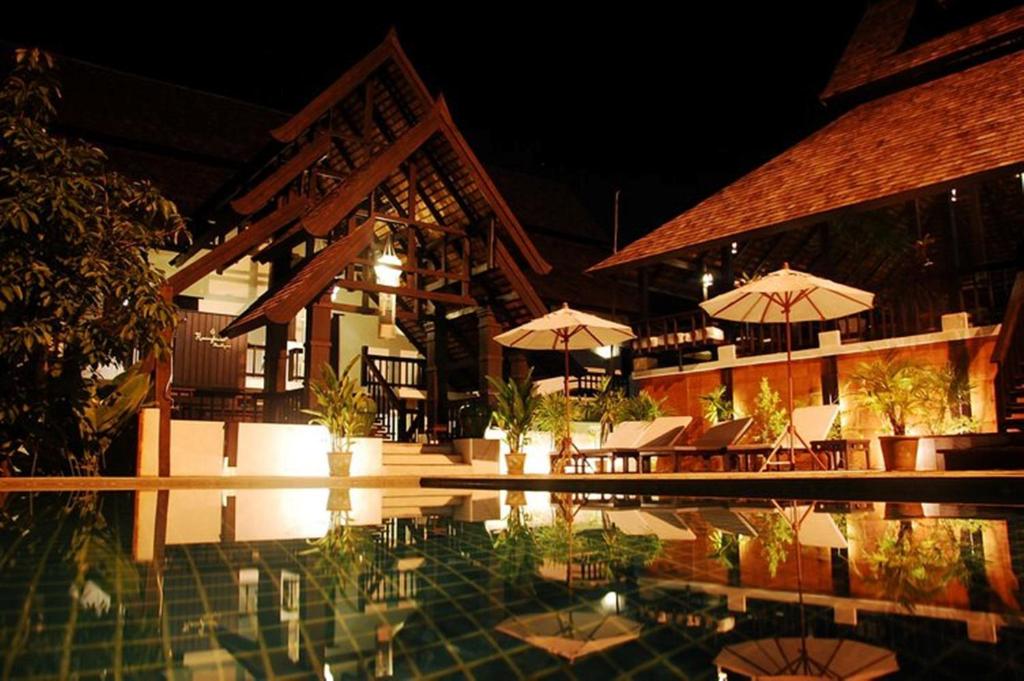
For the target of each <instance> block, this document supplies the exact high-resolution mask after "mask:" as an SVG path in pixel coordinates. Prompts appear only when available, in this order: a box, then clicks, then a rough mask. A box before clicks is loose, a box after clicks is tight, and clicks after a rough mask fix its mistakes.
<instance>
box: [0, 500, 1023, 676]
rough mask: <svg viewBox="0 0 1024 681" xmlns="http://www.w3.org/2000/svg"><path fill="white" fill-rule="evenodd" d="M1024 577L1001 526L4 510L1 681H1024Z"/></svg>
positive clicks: (628, 507) (526, 510)
mask: <svg viewBox="0 0 1024 681" xmlns="http://www.w3.org/2000/svg"><path fill="white" fill-rule="evenodd" d="M1022 571H1024V514H1021V512H1020V511H1019V510H1018V509H1015V508H1007V507H975V506H958V505H954V504H949V505H947V504H908V503H900V504H894V503H888V504H886V503H824V502H820V501H811V500H807V501H773V500H759V499H734V500H721V499H718V500H712V499H704V500H702V499H690V498H667V497H639V496H607V495H582V494H570V493H557V494H552V493H547V492H526V493H522V492H513V493H506V492H491V491H473V492H470V491H467V490H427V489H414V490H393V489H388V490H366V489H354V490H333V491H329V490H309V489H288V490H216V489H213V490H170V491H159V492H158V491H128V492H102V493H101V492H79V493H73V494H57V493H34V494H29V493H8V494H0V679H14V678H17V679H29V678H31V679H36V678H40V679H41V678H53V679H57V678H78V679H85V678H110V679H120V678H166V679H196V680H199V679H249V678H308V679H315V678H319V679H356V678H396V679H406V678H439V679H440V678H443V679H462V678H472V679H512V678H552V679H553V678H568V679H588V680H596V679H605V678H635V679H660V678H691V679H712V680H715V679H742V678H748V676H744V674H753V673H762V674H769V673H781V672H780V669H773V668H771V665H773V664H775V665H781V666H782V667H785V665H789V666H788V667H787V668H786V673H790V674H808V675H814V674H818V675H819V676H820V675H822V674H826V673H830V672H831V673H835V672H836V669H837V668H838V667H840V666H842V665H847V670H849V669H852V668H853V667H858V668H859V671H860V673H862V674H864V675H865V676H863V678H870V677H871V676H872V675H873V674H875V675H878V674H881V675H882V676H881V677H880V678H929V679H939V678H949V679H967V678H972V679H973V678H993V679H1013V678H1024V636H1022V631H1024V629H1022V626H1021V625H1022V623H1024V620H1022V618H1021V609H1020V604H1021V600H1022V598H1024V593H1022V591H1021V576H1022ZM787 641H788V643H787ZM744 644H746V647H745V648H744V647H742V646H744ZM787 646H789V648H787ZM781 650H788V651H789V652H788V653H787V654H786V655H783V657H781V658H780V657H779V654H780V653H779V652H778V651H781ZM737 651H742V654H740V653H738V652H737ZM751 651H753V652H751ZM794 651H798V653H794ZM823 651H824V652H823ZM773 656H774V658H773ZM823 656H824V659H823ZM751 665H753V666H751ZM850 665H853V667H850ZM752 669H753V670H757V669H760V672H757V671H751V670H752Z"/></svg>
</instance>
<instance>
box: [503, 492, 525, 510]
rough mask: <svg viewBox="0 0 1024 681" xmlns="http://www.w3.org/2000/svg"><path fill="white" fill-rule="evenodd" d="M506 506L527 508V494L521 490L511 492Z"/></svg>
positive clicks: (506, 500) (507, 497)
mask: <svg viewBox="0 0 1024 681" xmlns="http://www.w3.org/2000/svg"><path fill="white" fill-rule="evenodd" d="M505 504H506V505H508V506H526V492H524V491H523V490H521V489H514V490H509V493H508V495H507V496H506V497H505Z"/></svg>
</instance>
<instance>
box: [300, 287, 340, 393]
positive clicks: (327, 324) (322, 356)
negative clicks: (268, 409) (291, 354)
mask: <svg viewBox="0 0 1024 681" xmlns="http://www.w3.org/2000/svg"><path fill="white" fill-rule="evenodd" d="M332 309H333V304H332V302H331V288H330V287H328V289H327V290H326V291H324V292H323V293H321V294H320V295H319V296H317V298H316V299H315V300H314V301H313V302H312V303H311V304H310V305H307V306H306V400H305V402H306V406H307V407H309V408H311V409H312V408H314V407H316V398H315V397H314V396H313V391H312V390H311V389H310V387H311V386H312V385H313V382H314V381H318V380H320V374H321V372H322V371H323V367H324V365H325V364H327V365H330V364H331V312H332Z"/></svg>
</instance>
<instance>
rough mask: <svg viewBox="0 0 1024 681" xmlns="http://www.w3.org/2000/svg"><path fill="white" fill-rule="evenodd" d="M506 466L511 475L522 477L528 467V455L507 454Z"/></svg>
mask: <svg viewBox="0 0 1024 681" xmlns="http://www.w3.org/2000/svg"><path fill="white" fill-rule="evenodd" d="M505 465H506V466H507V467H508V474H509V475H522V474H523V468H524V467H525V466H526V454H506V455H505Z"/></svg>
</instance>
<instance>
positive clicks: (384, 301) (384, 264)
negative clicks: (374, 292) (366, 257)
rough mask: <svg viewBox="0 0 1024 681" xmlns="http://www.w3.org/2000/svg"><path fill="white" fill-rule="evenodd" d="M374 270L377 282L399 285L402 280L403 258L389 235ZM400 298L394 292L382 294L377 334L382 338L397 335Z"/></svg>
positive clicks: (384, 284) (386, 284)
mask: <svg viewBox="0 0 1024 681" xmlns="http://www.w3.org/2000/svg"><path fill="white" fill-rule="evenodd" d="M373 272H374V274H375V275H376V277H377V283H378V284H381V285H382V286H392V287H397V286H398V285H399V284H400V283H401V280H402V260H401V259H400V258H399V257H398V254H397V253H395V246H394V244H392V243H391V237H390V236H388V240H387V243H386V244H384V251H383V252H382V253H381V254H380V256H379V257H378V258H377V264H376V265H374V266H373ZM397 304H398V300H397V298H396V296H395V294H393V293H381V294H380V325H379V327H378V332H377V335H378V336H380V337H381V338H394V337H395V308H396V307H397Z"/></svg>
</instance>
